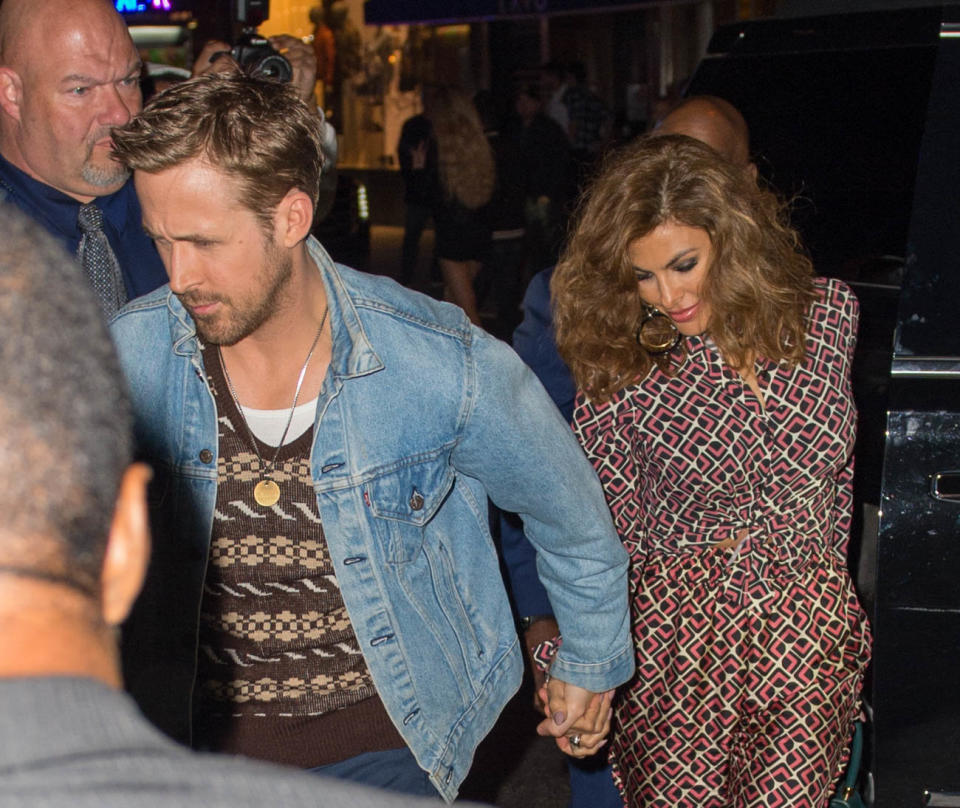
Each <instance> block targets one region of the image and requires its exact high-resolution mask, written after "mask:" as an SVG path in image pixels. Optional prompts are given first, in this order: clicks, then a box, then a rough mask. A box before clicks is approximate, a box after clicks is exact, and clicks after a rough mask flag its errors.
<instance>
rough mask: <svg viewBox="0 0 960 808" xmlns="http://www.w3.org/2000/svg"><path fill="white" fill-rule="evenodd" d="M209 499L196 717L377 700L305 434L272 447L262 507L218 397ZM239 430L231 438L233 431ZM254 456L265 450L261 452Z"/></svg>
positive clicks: (248, 455) (242, 447)
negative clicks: (330, 542) (275, 489)
mask: <svg viewBox="0 0 960 808" xmlns="http://www.w3.org/2000/svg"><path fill="white" fill-rule="evenodd" d="M208 359H212V360H213V361H205V365H206V367H207V368H208V373H209V382H210V387H211V390H212V391H213V392H214V396H215V398H216V403H217V409H218V413H219V418H218V422H219V436H218V437H219V451H218V465H217V501H216V506H215V511H214V524H213V535H212V537H211V541H210V550H209V563H208V566H207V574H206V577H205V581H204V594H203V600H202V605H201V636H200V651H201V653H200V662H199V671H198V695H199V702H200V703H199V705H198V707H199V712H200V713H201V714H202V715H203V717H204V718H210V717H215V716H218V715H220V716H225V715H229V716H233V717H236V718H240V717H242V716H256V717H263V716H264V715H292V716H312V715H322V714H325V713H329V712H331V711H335V710H339V709H342V708H344V707H348V706H350V705H352V704H356V703H357V702H359V701H362V700H364V699H367V698H371V697H373V696H375V695H376V690H375V688H374V685H373V681H372V678H371V677H370V673H369V671H368V669H367V667H366V662H365V661H364V659H363V654H362V653H361V651H360V648H359V646H358V644H357V639H356V636H355V634H354V631H353V626H352V625H351V623H350V618H349V616H348V615H347V611H346V606H345V605H344V603H343V597H342V595H341V593H340V589H339V586H338V584H337V579H336V575H335V572H334V569H333V563H332V561H331V559H330V555H329V551H328V548H327V543H326V539H325V538H324V535H323V525H322V523H321V520H320V516H319V512H318V510H317V504H316V496H315V494H314V490H313V480H312V474H311V470H310V462H309V455H310V449H311V446H312V442H313V440H312V439H313V430H312V429H310V430H308V431H307V432H306V433H305V434H304V435H301V436H300V437H299V438H297V439H296V440H294V441H292V442H290V443H288V444H287V445H285V446H283V447H281V449H280V451H279V455H278V457H277V461H276V464H275V465H274V467H273V468H272V470H271V473H270V477H271V478H272V479H274V480H276V481H277V483H278V485H279V486H280V500H279V501H278V502H277V503H276V504H275V505H272V506H268V507H265V506H261V505H259V504H258V503H257V502H256V500H255V499H254V497H253V488H254V486H255V485H256V484H257V483H258V482H259V481H260V480H262V479H263V478H264V475H263V474H262V472H261V468H260V467H261V463H260V460H259V459H258V457H257V455H256V453H254V452H253V451H251V447H250V445H249V441H250V437H249V435H248V434H247V431H246V430H245V429H244V428H243V426H242V424H240V421H239V417H240V416H239V414H238V412H237V410H236V407H235V405H234V402H233V400H232V397H231V396H229V395H218V392H219V391H220V390H222V389H223V379H222V374H221V373H220V366H219V362H218V361H217V360H216V357H208ZM235 425H239V426H240V428H239V430H238V429H237V428H236V427H235ZM259 449H260V452H261V456H262V457H267V458H271V457H273V453H274V451H275V449H274V447H269V446H266V445H263V444H261V445H260V446H259Z"/></svg>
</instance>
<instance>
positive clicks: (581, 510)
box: [453, 331, 634, 692]
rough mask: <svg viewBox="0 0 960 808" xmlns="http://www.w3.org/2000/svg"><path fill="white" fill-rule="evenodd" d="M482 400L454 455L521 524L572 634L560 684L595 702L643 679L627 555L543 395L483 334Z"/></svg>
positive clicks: (579, 454)
mask: <svg viewBox="0 0 960 808" xmlns="http://www.w3.org/2000/svg"><path fill="white" fill-rule="evenodd" d="M467 372H468V374H472V375H473V378H472V379H469V380H468V386H469V387H470V388H471V389H472V390H474V391H475V395H474V397H473V400H472V401H471V402H470V406H469V407H468V408H467V411H466V415H465V418H464V423H463V425H462V427H461V430H460V435H459V440H458V442H457V445H456V448H455V449H454V452H453V464H454V466H455V467H456V468H457V470H458V471H460V472H462V473H463V474H466V475H469V476H472V477H475V478H477V479H478V480H480V482H481V483H482V484H483V485H484V487H485V488H486V490H487V493H488V494H489V496H490V498H491V499H492V500H493V502H494V504H496V505H497V506H498V507H500V508H502V509H504V510H508V511H513V512H515V513H518V514H520V516H521V518H522V519H523V522H524V529H525V532H526V534H527V537H528V538H529V539H530V541H531V542H532V543H533V545H534V546H535V547H536V548H537V570H538V573H539V575H540V579H541V581H542V582H543V585H544V586H545V587H546V590H547V593H548V595H549V597H550V602H551V605H552V606H553V610H554V613H555V615H556V617H557V622H558V623H559V625H560V630H561V632H562V634H563V638H564V640H563V646H562V648H561V651H560V653H559V654H558V656H557V658H556V660H555V662H554V666H553V674H554V675H555V676H556V677H557V678H560V679H563V680H564V681H566V682H570V683H571V684H575V685H578V686H580V687H584V688H587V689H588V690H592V691H594V692H599V691H602V690H608V689H610V688H612V687H615V686H617V685H619V684H621V683H622V682H624V681H626V680H627V679H628V678H629V677H630V675H631V674H632V673H633V668H634V662H633V651H632V646H631V641H630V630H629V629H630V614H629V604H628V596H627V563H628V559H627V554H626V551H625V550H624V548H623V546H622V545H621V543H620V540H619V538H618V536H617V533H616V531H615V530H614V527H613V522H612V520H611V517H610V512H609V510H608V508H607V504H606V501H605V499H604V496H603V491H602V489H601V487H600V482H599V480H598V479H597V477H596V474H595V473H594V471H593V468H592V467H591V465H590V463H589V461H588V460H587V458H586V456H585V455H584V453H583V451H582V449H581V448H580V445H579V444H578V443H577V441H576V438H575V437H574V435H573V432H572V431H571V430H570V427H569V426H568V425H567V424H566V423H565V422H564V420H563V418H562V416H561V415H560V413H559V412H558V411H557V408H556V407H555V406H554V404H553V402H552V401H551V400H550V398H549V396H548V395H547V393H546V391H545V390H544V389H543V386H542V385H541V384H540V382H539V381H538V380H537V379H536V377H535V376H534V374H533V372H532V371H531V370H530V369H529V368H528V367H527V366H526V365H525V364H524V363H523V362H522V361H521V360H520V359H519V357H517V355H516V354H515V353H514V352H513V351H512V350H511V349H510V348H509V347H508V346H507V345H506V344H505V343H502V342H499V341H498V340H495V339H493V338H491V337H488V336H487V335H485V334H482V333H480V332H477V331H475V332H474V339H473V343H472V347H471V361H469V362H468V368H467Z"/></svg>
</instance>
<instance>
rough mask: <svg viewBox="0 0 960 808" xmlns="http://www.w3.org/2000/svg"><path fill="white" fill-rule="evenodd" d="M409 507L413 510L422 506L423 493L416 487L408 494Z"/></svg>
mask: <svg viewBox="0 0 960 808" xmlns="http://www.w3.org/2000/svg"><path fill="white" fill-rule="evenodd" d="M410 507H411V508H412V509H413V510H415V511H419V510H420V509H421V508H423V494H421V493H420V492H419V491H417V490H416V489H414V491H413V494H412V495H411V496H410Z"/></svg>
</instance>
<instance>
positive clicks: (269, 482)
mask: <svg viewBox="0 0 960 808" xmlns="http://www.w3.org/2000/svg"><path fill="white" fill-rule="evenodd" d="M329 310H330V307H329V306H327V307H325V308H324V310H323V317H322V318H320V328H318V329H317V335H316V336H315V337H314V338H313V343H312V344H311V345H310V350H309V351H308V352H307V358H306V359H304V360H303V367H302V368H300V376H299V377H298V378H297V387H296V389H295V390H294V391H293V404H291V405H290V414H289V415H288V416H287V424H286V426H284V428H283V434H282V435H281V436H280V443H278V444H277V448H276V450H275V451H274V453H273V458H272V459H271V460H270V462H269V463H266V462H264V459H263V458H262V457H261V456H260V449H259V448H258V447H257V439H256V437H254V434H253V430H252V429H250V424H248V423H247V418H246V416H245V415H244V414H243V408H242V407H241V406H240V400H239V399H238V398H237V392H236V390H234V389H233V381H232V380H231V379H230V374H229V373H228V372H227V365H226V363H225V362H224V361H223V351H221V350H220V346H219V345H218V346H217V357H218V358H219V359H220V369H221V370H222V371H223V378H224V379H225V380H226V382H227V390H229V391H230V398H231V399H233V403H234V404H235V405H236V407H237V412H238V413H240V420H241V421H242V422H243V428H244V429H245V430H246V432H247V436H248V437H249V438H250V445H251V446H253V451H254V453H255V454H256V456H257V460H259V461H260V466H261V468H262V469H263V472H264V475H269V474H270V473H272V472H273V467H274V464H275V463H276V462H277V457H279V455H280V450H281V449H282V448H283V443H284V441H285V440H286V439H287V432H289V431H290V424H291V423H292V422H293V413H294V411H295V410H296V409H297V400H298V399H299V398H300V388H301V387H303V380H304V378H305V377H306V375H307V365H309V364H310V357H312V356H313V352H314V351H315V350H316V348H317V343H318V342H320V335H321V334H322V333H323V326H324V324H325V323H326V322H327V312H328V311H329ZM253 498H254V499H255V500H256V502H257V505H260V506H262V507H264V508H269V507H270V506H271V505H276V504H277V503H278V502H279V501H280V486H279V485H278V484H277V481H276V480H273V479H271V478H270V477H269V476H265V479H263V480H260V482H258V483H257V484H256V485H255V486H254V487H253Z"/></svg>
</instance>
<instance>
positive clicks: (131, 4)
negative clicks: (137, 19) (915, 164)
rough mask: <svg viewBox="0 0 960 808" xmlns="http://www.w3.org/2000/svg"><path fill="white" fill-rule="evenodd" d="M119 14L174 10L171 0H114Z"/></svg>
mask: <svg viewBox="0 0 960 808" xmlns="http://www.w3.org/2000/svg"><path fill="white" fill-rule="evenodd" d="M114 4H115V5H116V7H117V11H119V12H120V13H121V14H142V13H143V12H144V11H174V7H173V0H114Z"/></svg>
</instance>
